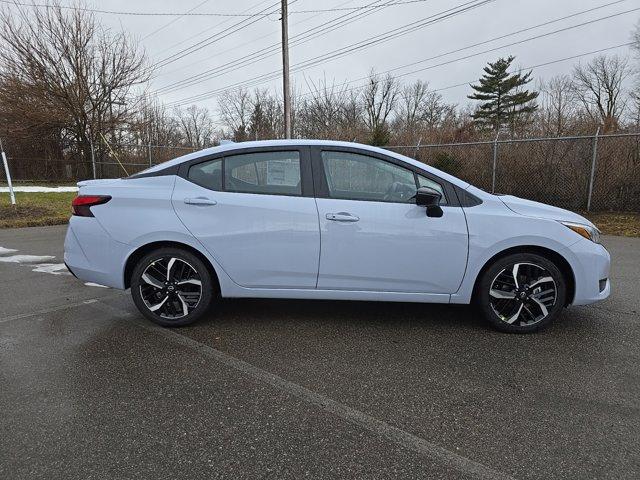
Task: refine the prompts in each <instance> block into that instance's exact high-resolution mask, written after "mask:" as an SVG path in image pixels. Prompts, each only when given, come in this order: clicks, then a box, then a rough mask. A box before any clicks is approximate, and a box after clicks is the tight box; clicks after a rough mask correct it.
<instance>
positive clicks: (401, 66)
mask: <svg viewBox="0 0 640 480" xmlns="http://www.w3.org/2000/svg"><path fill="white" fill-rule="evenodd" d="M625 1H627V0H617V1H615V2H611V3H607V4H604V5H600V6H598V7H594V8H590V9H587V10H583V11H580V12H576V13H573V14H571V15H566V16H564V17H560V18H556V19H554V20H549V21H547V22H543V23H539V24H537V25H534V26H531V27H527V28H523V29H520V30H516V31H514V32H511V33H507V34H505V35H500V36H498V37H493V38H490V39H488V40H484V41H482V42H477V43H473V44H471V45H467V46H464V47H461V48H457V49H455V50H450V51H448V52H444V53H440V54H438V55H434V56H432V57H429V58H425V59H422V60H418V61H415V62H411V63H407V64H404V65H400V66H398V67H394V68H390V69H388V70H385V71H382V72H379V75H384V74H387V73H391V72H394V71H396V70H400V69H403V68H407V67H411V66H414V65H418V64H420V63H424V62H428V61H431V60H436V59H438V58H442V57H445V56H447V55H451V54H453V53H458V52H462V51H464V50H469V49H471V48H475V47H478V46H480V45H485V44H487V43H491V42H495V41H497V40H502V39H503V38H507V37H511V36H514V35H518V34H520V33H524V32H527V31H530V30H534V29H536V28H540V27H544V26H547V25H551V24H553V23H557V22H560V21H563V20H566V19H568V18H572V17H576V16H578V15H583V14H585V13H590V12H593V11H595V10H599V9H602V8H606V7H608V6H611V5H615V4H618V3H622V2H625ZM635 10H639V9H638V8H636V9H632V10H628V11H625V12H619V13H615V14H612V15H608V16H605V17H600V18H597V19H594V20H589V21H586V22H583V23H579V24H576V25H572V26H570V27H564V28H561V29H558V30H554V31H552V32H547V33H544V34H540V35H536V36H533V37H529V38H526V39H524V40H519V41H517V42H513V43H509V44H507V45H502V46H500V47H496V48H492V49H489V50H484V51H482V52H478V53H475V54H473V55H469V56H466V57H461V58H459V59H455V60H450V61H448V62H444V63H440V64H437V65H433V66H429V67H426V68H421V69H418V70H413V71H411V72H406V73H404V74H401V75H399V76H398V77H401V76H406V75H411V74H413V73H418V72H421V71H424V70H429V69H431V68H434V67H437V66H443V65H447V64H449V63H451V62H453V61H459V60H461V59H467V58H471V57H473V56H477V55H482V54H485V53H491V52H493V51H495V50H499V49H502V48H507V47H511V46H514V45H518V44H521V43H525V42H529V41H532V40H536V39H538V38H542V37H546V36H550V35H555V34H557V33H561V32H564V31H567V30H572V29H574V28H579V27H583V26H585V25H590V24H592V23H596V22H600V21H603V20H608V19H610V18H613V17H616V16H620V15H624V14H626V13H629V12H633V11H635ZM367 78H369V77H368V76H365V77H359V78H356V79H354V80H349V81H348V82H346V83H344V85H349V84H351V83H355V82H358V81H360V80H366V79H367ZM360 87H361V86H358V87H356V88H360ZM347 91H349V90H347ZM311 94H312V92H309V93H307V94H303V95H299V96H298V98H300V97H304V96H306V95H311Z"/></svg>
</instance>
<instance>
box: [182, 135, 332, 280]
mask: <svg viewBox="0 0 640 480" xmlns="http://www.w3.org/2000/svg"><path fill="white" fill-rule="evenodd" d="M181 168H182V169H181V171H180V176H179V177H178V179H177V181H176V186H175V189H174V192H173V197H172V201H173V205H174V208H175V210H176V213H177V214H178V216H179V217H180V219H181V220H182V221H183V223H184V224H185V226H186V227H187V228H188V229H189V230H190V231H191V233H192V234H193V235H194V236H195V237H196V238H197V239H198V240H199V241H200V242H201V243H202V244H203V245H204V246H205V248H206V249H207V250H208V252H209V253H210V254H211V255H212V256H213V257H214V258H215V259H216V261H217V262H218V263H219V264H220V265H221V266H222V268H223V269H224V270H225V272H226V273H227V274H228V275H229V276H230V277H231V279H232V280H233V281H234V282H236V283H237V284H239V285H241V286H244V287H251V288H315V286H316V279H317V273H318V258H319V253H320V233H319V227H318V212H317V209H316V204H315V200H314V198H313V192H312V190H313V185H312V180H311V167H310V159H309V154H308V149H307V148H302V147H301V148H262V149H252V150H246V151H232V152H229V153H228V154H225V155H224V156H219V157H216V158H210V159H203V160H202V161H196V162H191V164H189V165H184V166H183V167H181Z"/></svg>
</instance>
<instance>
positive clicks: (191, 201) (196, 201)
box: [184, 197, 218, 205]
mask: <svg viewBox="0 0 640 480" xmlns="http://www.w3.org/2000/svg"><path fill="white" fill-rule="evenodd" d="M184 203H186V204H187V205H216V204H217V203H218V202H216V201H215V200H211V199H210V198H205V197H196V198H185V199H184Z"/></svg>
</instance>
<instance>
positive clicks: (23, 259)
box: [0, 255, 56, 263]
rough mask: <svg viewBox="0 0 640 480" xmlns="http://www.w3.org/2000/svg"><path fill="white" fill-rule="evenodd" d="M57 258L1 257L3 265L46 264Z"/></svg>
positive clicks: (46, 256)
mask: <svg viewBox="0 0 640 480" xmlns="http://www.w3.org/2000/svg"><path fill="white" fill-rule="evenodd" d="M54 258H56V257H55V256H54V255H10V256H8V257H0V262H3V263H36V262H46V261H47V260H53V259H54Z"/></svg>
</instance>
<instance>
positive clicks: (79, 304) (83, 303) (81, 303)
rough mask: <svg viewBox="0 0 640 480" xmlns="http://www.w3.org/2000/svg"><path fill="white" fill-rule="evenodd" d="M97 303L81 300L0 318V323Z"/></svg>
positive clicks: (94, 300)
mask: <svg viewBox="0 0 640 480" xmlns="http://www.w3.org/2000/svg"><path fill="white" fill-rule="evenodd" d="M97 301H98V299H97V298H90V299H89V300H83V301H81V302H77V303H67V304H66V305H58V306H57V307H51V308H47V309H45V310H38V311H37V312H32V313H20V314H18V315H11V316H10V317H4V318H0V323H5V322H10V321H12V320H19V319H21V318H29V317H36V316H38V315H46V314H47V313H53V312H58V311H60V310H68V309H70V308H75V307H80V306H83V305H90V304H92V303H96V302H97Z"/></svg>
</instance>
